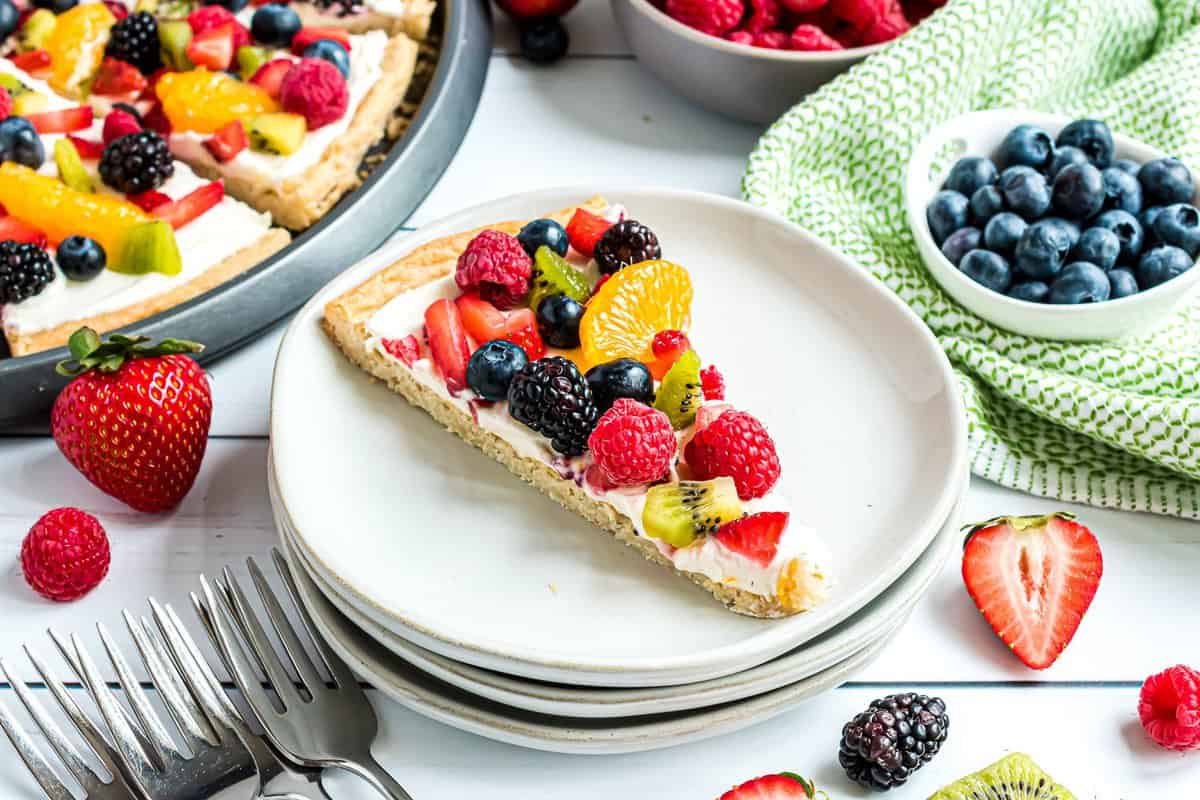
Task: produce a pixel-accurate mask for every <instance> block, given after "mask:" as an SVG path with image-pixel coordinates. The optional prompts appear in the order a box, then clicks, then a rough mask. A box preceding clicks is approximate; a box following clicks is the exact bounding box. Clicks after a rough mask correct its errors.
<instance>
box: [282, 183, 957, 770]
mask: <svg viewBox="0 0 1200 800" xmlns="http://www.w3.org/2000/svg"><path fill="white" fill-rule="evenodd" d="M595 191H596V190H595V189H594V188H590V189H557V190H547V191H542V192H537V193H531V194H526V195H520V196H516V197H512V198H507V199H505V200H501V201H496V202H493V203H490V204H488V205H486V206H481V207H478V208H474V209H471V210H469V211H466V212H463V213H462V214H459V215H456V216H455V217H453V218H450V219H447V220H445V221H443V222H440V223H437V224H434V225H430V226H427V227H424V228H422V229H421V231H420V232H419V233H417V234H413V235H411V236H408V237H406V238H404V239H403V240H401V241H398V242H395V243H393V244H391V245H389V246H387V247H385V248H384V249H383V250H382V251H380V252H379V253H377V254H375V255H373V256H372V257H370V258H368V259H367V260H366V261H364V262H362V263H360V264H358V265H356V266H355V267H353V268H351V269H350V270H348V271H347V272H346V273H345V274H343V275H342V276H341V277H340V278H339V279H338V280H336V281H334V282H333V283H332V284H330V285H329V286H328V287H326V288H325V289H324V290H323V291H322V292H321V293H320V294H318V295H317V296H316V297H315V298H314V299H313V300H312V302H310V303H309V304H308V305H307V306H306V307H305V308H304V309H303V310H302V311H301V312H300V313H299V315H298V316H297V318H296V320H295V321H294V322H293V323H292V326H291V328H290V329H289V331H288V333H287V335H286V337H285V339H284V342H283V345H282V347H281V349H280V354H279V359H278V362H277V364H276V368H275V383H274V389H273V397H272V418H271V442H272V445H271V446H272V462H271V468H270V486H271V501H272V507H273V509H274V513H275V519H276V523H277V526H278V528H279V532H280V536H281V539H282V542H283V549H284V550H285V553H286V555H287V557H288V559H289V561H290V562H291V564H292V566H293V569H294V571H295V573H296V576H297V580H298V583H299V586H300V590H301V594H302V596H303V600H304V603H305V605H306V607H307V609H308V611H309V612H310V614H311V615H312V616H313V618H314V621H315V622H316V624H317V626H318V627H319V628H320V629H321V631H322V632H323V633H324V635H325V636H326V638H327V639H328V640H329V643H330V645H331V646H332V647H333V648H334V649H335V650H337V651H338V652H339V653H340V654H341V655H342V656H343V657H344V658H345V659H346V660H347V661H348V662H349V663H350V665H351V666H352V667H353V668H354V669H355V670H356V671H357V672H358V673H359V674H360V675H361V677H362V678H363V679H364V680H366V681H368V682H369V683H371V684H372V685H374V686H375V687H376V688H378V689H379V690H381V691H383V692H385V693H387V694H389V695H390V696H392V697H394V698H395V699H396V700H398V701H399V702H400V703H402V704H404V705H406V706H408V707H409V708H412V709H414V710H415V711H418V712H420V713H422V714H426V715H428V716H430V717H433V718H435V719H439V720H442V721H443V722H445V723H447V724H450V725H453V726H455V727H458V728H462V729H464V730H469V731H473V732H475V733H478V734H480V735H483V736H488V737H491V738H495V739H500V740H503V741H506V742H511V743H514V744H519V745H524V746H527V747H534V748H538V749H543V750H554V751H560V752H570V753H615V752H630V751H635V750H646V749H650V748H655V747H664V746H668V745H672V744H678V743H681V742H686V741H691V740H694V739H700V738H704V737H708V736H715V735H718V734H721V733H725V732H728V731H731V730H735V729H737V728H740V727H744V726H746V725H749V724H752V723H754V722H757V721H760V720H762V719H766V718H768V717H770V716H772V715H774V714H778V713H780V712H782V711H785V710H787V709H789V708H792V707H793V706H795V705H796V704H798V703H801V702H803V701H804V700H805V699H807V698H810V697H812V696H813V695H815V694H817V693H819V692H823V691H826V690H828V689H830V688H832V687H834V686H837V685H839V684H841V683H843V682H845V681H847V680H849V679H850V678H852V677H853V676H854V674H855V673H856V672H858V671H859V670H861V669H862V668H863V667H864V666H865V665H866V664H868V663H869V662H870V661H871V660H872V659H873V658H874V657H875V656H876V655H877V653H878V652H879V651H880V649H881V648H883V647H884V646H886V644H887V642H888V640H889V639H890V638H891V636H892V635H893V634H894V633H895V632H896V631H897V630H898V629H899V627H900V626H901V625H903V623H904V621H905V620H906V619H907V618H908V616H909V613H910V612H911V610H912V608H913V606H914V605H915V604H916V603H917V602H918V600H919V599H920V598H921V596H922V594H923V593H924V592H925V590H926V589H927V588H928V587H929V585H930V584H931V582H932V581H933V578H934V577H935V576H936V575H937V574H938V572H939V571H940V569H941V568H942V566H943V564H944V563H945V560H946V559H947V557H948V556H949V555H950V553H951V552H953V551H954V550H955V548H956V546H957V545H958V544H959V543H960V541H961V540H960V537H959V534H958V522H959V520H958V506H959V503H960V501H961V498H962V496H963V494H964V493H965V490H966V485H967V462H966V430H965V422H964V417H963V413H962V408H961V404H960V400H959V395H958V391H957V387H956V386H955V383H954V378H953V376H952V373H951V370H950V366H949V364H948V363H947V361H946V359H945V357H944V355H943V354H942V351H941V349H940V348H939V347H938V345H937V342H936V341H935V340H934V339H933V337H932V336H931V335H930V334H929V332H928V330H927V329H926V328H925V327H924V326H923V324H922V323H921V322H920V321H919V320H918V319H917V317H916V316H914V315H913V314H912V313H911V312H910V311H909V309H908V308H907V307H905V306H904V305H903V304H902V303H900V302H899V301H898V300H897V299H896V298H895V297H894V296H893V295H892V294H891V293H890V292H889V291H888V290H887V289H886V288H884V287H882V286H881V285H879V284H878V283H877V282H876V281H875V280H874V279H873V278H871V277H870V276H869V275H868V274H867V273H866V272H865V271H864V270H863V269H862V268H861V267H859V266H857V265H855V264H854V263H852V262H850V261H848V260H847V259H846V258H844V257H843V256H841V255H839V254H837V253H836V252H835V251H833V250H832V249H830V248H829V247H827V246H826V245H824V244H823V243H821V242H819V241H818V240H816V239H814V238H813V237H811V236H810V235H808V234H807V233H805V232H804V231H802V230H800V229H798V228H796V227H795V226H792V225H790V224H789V223H786V222H783V221H781V220H780V219H778V218H776V217H774V216H771V215H769V214H768V213H766V212H763V211H760V210H756V209H753V208H751V207H749V206H746V205H743V204H740V203H736V202H733V201H730V200H727V199H724V198H719V197H714V196H711V195H701V194H695V193H682V192H668V191H646V190H633V191H626V190H620V189H617V190H603V191H602V192H601V193H603V194H604V195H605V196H606V197H608V198H609V199H610V200H612V201H615V202H621V203H624V204H625V205H626V206H627V207H628V208H629V210H630V213H631V215H633V216H635V217H637V218H638V219H640V220H641V221H642V222H644V223H646V224H648V225H649V226H650V227H651V228H653V229H654V230H655V231H656V232H657V234H658V236H659V239H660V240H661V241H662V242H663V249H664V255H665V256H666V257H667V258H670V259H671V260H673V261H677V262H679V263H681V264H683V265H685V266H686V267H687V268H688V270H689V271H690V273H691V275H692V280H693V284H694V285H695V288H696V299H695V305H694V308H693V312H694V313H693V316H694V323H693V326H692V331H693V344H694V345H695V346H696V347H697V349H698V350H699V351H700V352H701V353H702V355H703V356H704V360H705V361H706V362H711V363H716V364H718V365H720V366H721V368H722V371H723V372H724V373H725V376H726V380H727V383H728V385H729V386H730V396H731V398H732V400H733V401H734V402H735V403H739V404H742V405H744V407H746V408H748V409H751V410H753V411H754V412H755V413H756V414H757V415H758V416H760V418H762V419H764V420H765V421H766V422H767V424H768V427H769V428H770V430H771V432H772V435H773V436H774V438H775V441H776V444H777V446H778V448H779V451H780V458H781V461H782V463H783V465H784V471H783V478H782V480H781V488H782V489H783V490H784V491H785V492H786V493H787V494H788V495H789V496H790V497H791V498H792V500H793V506H794V509H795V510H794V511H793V513H794V514H795V515H796V516H798V517H799V518H800V519H802V520H804V521H805V522H806V523H808V524H810V525H813V526H814V527H816V528H817V529H818V530H819V531H820V532H821V533H822V535H823V536H824V537H825V540H826V541H827V542H828V543H829V545H830V547H831V549H832V550H833V554H834V559H835V572H836V577H837V583H836V586H835V588H834V591H833V593H832V595H831V597H830V598H829V600H828V602H826V603H825V604H824V605H822V606H821V607H819V608H818V609H816V610H814V611H810V612H808V613H805V614H800V615H797V616H794V617H790V618H787V619H782V620H758V619H750V618H747V617H741V616H738V615H736V614H732V613H730V612H728V611H726V610H725V609H724V608H722V607H721V606H720V605H719V604H717V603H716V602H715V601H714V600H713V599H712V597H711V595H709V594H708V593H707V592H704V591H702V590H700V589H698V588H697V587H695V586H693V585H692V584H690V583H689V582H687V581H684V580H682V579H680V578H677V577H675V576H673V575H671V574H669V573H668V572H667V571H665V570H663V569H662V568H661V567H658V566H656V565H654V564H651V563H649V562H647V561H645V560H644V559H642V557H641V556H640V555H638V554H637V553H635V552H634V551H632V550H630V549H628V548H625V547H623V546H622V545H620V544H619V543H617V542H615V541H613V540H612V538H611V537H610V536H608V535H607V534H605V533H603V532H601V531H599V530H597V529H596V528H594V527H592V526H591V525H590V524H589V523H587V522H585V521H584V520H582V519H581V518H578V517H576V516H575V515H573V514H571V513H569V512H567V511H565V510H563V509H561V508H559V507H558V506H557V505H555V504H554V503H553V502H552V501H550V500H548V499H546V498H544V497H542V496H541V495H540V494H538V493H537V492H536V491H535V490H533V489H530V488H528V487H527V486H525V485H524V484H522V483H521V482H520V481H519V480H518V479H516V478H515V477H513V476H511V475H510V474H509V473H508V472H507V471H506V470H505V469H504V468H502V467H501V466H499V465H498V464H495V463H493V462H492V461H491V460H489V459H488V458H487V457H486V456H484V455H483V454H481V453H479V452H478V451H477V450H475V449H474V448H472V447H470V446H469V445H467V444H465V443H463V442H461V441H459V440H458V439H457V438H455V437H454V436H453V435H452V434H449V433H446V432H445V431H443V430H442V429H441V428H440V427H439V426H438V425H437V424H436V423H435V422H434V421H433V420H432V419H431V418H429V417H428V416H426V415H425V414H424V412H422V411H419V410H417V409H414V408H412V407H410V406H409V405H408V403H407V402H406V401H405V400H404V399H403V398H401V397H399V396H398V395H395V394H392V393H391V392H389V391H388V390H387V389H386V388H385V387H383V386H381V385H379V384H377V383H373V382H372V381H371V380H370V379H369V378H368V376H367V375H366V374H365V373H362V372H361V371H360V370H358V369H357V368H356V367H354V366H353V365H351V364H350V363H349V362H348V361H346V359H345V358H343V357H342V356H341V354H340V353H339V352H338V351H337V349H336V348H335V347H334V346H333V345H332V343H331V342H330V341H329V340H328V339H327V338H326V337H325V336H324V334H323V333H322V332H321V331H320V328H319V322H320V318H321V312H322V308H323V306H324V304H325V302H327V301H328V300H329V299H331V298H332V297H334V296H336V295H338V294H340V293H341V292H343V291H345V290H347V289H348V288H351V287H353V286H355V285H357V284H358V283H359V282H361V281H362V280H363V279H364V278H365V277H367V276H368V275H370V274H371V273H373V272H375V271H376V270H378V269H379V268H381V267H382V266H385V265H387V264H388V263H391V261H393V260H394V259H396V258H397V257H399V256H400V255H403V254H404V253H405V252H407V251H408V250H410V249H411V248H413V247H415V246H417V245H419V244H422V243H424V242H427V241H429V240H432V239H435V238H438V237H440V236H445V235H447V234H450V233H454V232H457V231H461V230H466V229H469V228H473V227H477V226H479V225H484V224H487V223H488V222H492V221H496V220H503V219H526V218H532V217H536V216H539V215H541V214H543V213H545V212H547V211H550V210H553V209H557V208H560V207H564V206H568V205H570V204H572V203H576V202H579V201H580V200H582V199H584V198H585V197H587V196H588V195H589V194H592V193H595Z"/></svg>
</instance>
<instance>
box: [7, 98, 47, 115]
mask: <svg viewBox="0 0 1200 800" xmlns="http://www.w3.org/2000/svg"><path fill="white" fill-rule="evenodd" d="M49 107H50V100H49V98H47V97H46V95H44V94H38V93H37V92H25V93H24V94H19V95H17V96H16V97H14V98H13V108H12V115H13V116H14V117H28V116H29V115H30V114H37V113H39V112H41V111H45V110H46V109H47V108H49Z"/></svg>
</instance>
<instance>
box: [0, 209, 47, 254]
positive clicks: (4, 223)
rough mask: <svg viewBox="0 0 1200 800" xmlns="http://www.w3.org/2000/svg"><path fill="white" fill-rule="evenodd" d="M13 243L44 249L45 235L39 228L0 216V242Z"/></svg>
mask: <svg viewBox="0 0 1200 800" xmlns="http://www.w3.org/2000/svg"><path fill="white" fill-rule="evenodd" d="M4 241H13V242H16V243H18V244H33V245H37V246H38V247H39V248H41V249H43V250H45V249H46V244H47V241H46V234H45V233H44V232H43V231H42V229H41V228H38V227H36V226H34V225H31V224H29V223H28V222H24V221H22V220H19V219H17V218H16V217H6V216H3V215H0V242H4Z"/></svg>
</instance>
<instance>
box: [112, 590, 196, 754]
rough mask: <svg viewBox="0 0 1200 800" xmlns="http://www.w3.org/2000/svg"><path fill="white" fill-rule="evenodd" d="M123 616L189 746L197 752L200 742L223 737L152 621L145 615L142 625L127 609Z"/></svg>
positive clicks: (123, 611) (153, 679)
mask: <svg viewBox="0 0 1200 800" xmlns="http://www.w3.org/2000/svg"><path fill="white" fill-rule="evenodd" d="M121 615H122V616H123V617H124V619H125V627H127V628H128V629H129V635H130V636H132V637H133V643H134V645H135V646H136V647H137V650H138V653H139V654H140V655H141V657H142V663H143V664H145V665H146V670H147V671H148V672H149V673H150V679H151V681H152V682H153V683H154V687H155V688H156V689H157V690H158V693H159V695H160V696H161V697H162V699H163V705H164V706H166V709H167V713H168V714H170V715H171V718H172V719H173V720H174V721H175V725H176V727H177V728H178V729H179V731H180V733H182V734H183V738H184V741H185V743H186V744H187V746H188V747H189V748H190V749H191V750H192V752H195V751H196V747H197V745H198V744H200V743H201V742H207V743H208V744H213V745H215V744H217V743H218V742H219V739H218V738H217V735H216V733H215V732H214V731H213V730H212V729H211V727H210V726H209V724H208V718H207V717H205V716H204V712H203V710H201V709H200V707H199V706H198V705H196V700H195V698H193V697H192V695H191V693H190V692H189V691H188V689H187V687H186V686H185V685H184V683H183V679H182V678H181V677H180V675H179V672H178V671H177V670H176V669H175V664H174V662H173V661H172V660H171V656H170V654H169V653H168V652H167V650H166V647H165V646H164V645H163V644H162V642H161V641H159V639H158V637H157V636H156V635H155V632H154V630H153V629H152V628H151V627H150V625H149V623H148V622H147V621H146V620H145V619H144V618H143V620H142V625H141V626H139V625H138V622H137V620H135V619H134V617H133V615H132V614H130V613H129V612H128V611H125V610H122V612H121Z"/></svg>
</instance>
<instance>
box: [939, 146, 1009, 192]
mask: <svg viewBox="0 0 1200 800" xmlns="http://www.w3.org/2000/svg"><path fill="white" fill-rule="evenodd" d="M996 177H997V173H996V165H995V164H993V163H992V160H991V159H990V158H984V157H982V156H967V157H966V158H960V159H959V160H958V161H957V162H955V164H954V166H953V167H951V168H950V174H949V175H948V176H947V177H946V183H945V184H944V185H943V186H942V188H943V189H949V190H950V191H952V192H958V193H959V194H961V195H965V196H967V197H970V196H971V195H973V194H975V192H976V190H978V189H980V188H982V187H984V186H991V185H992V184H993V183H995V182H996Z"/></svg>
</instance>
